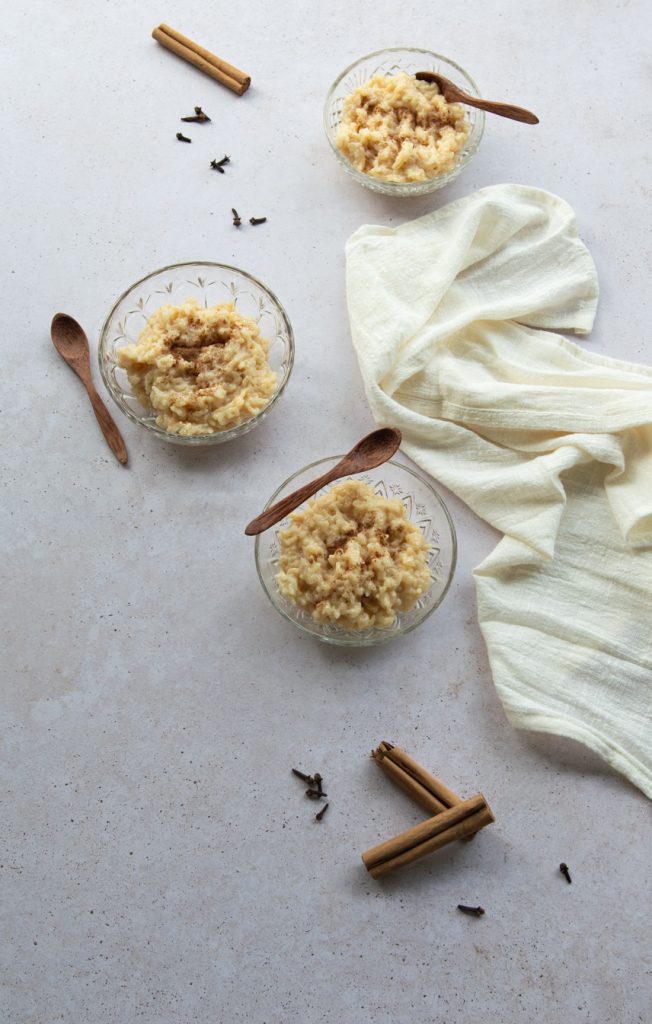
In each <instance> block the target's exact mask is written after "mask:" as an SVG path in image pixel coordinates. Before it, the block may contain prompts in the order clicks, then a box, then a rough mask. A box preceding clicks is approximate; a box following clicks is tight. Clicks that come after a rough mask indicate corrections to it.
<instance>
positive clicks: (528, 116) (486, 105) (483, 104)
mask: <svg viewBox="0 0 652 1024" xmlns="http://www.w3.org/2000/svg"><path fill="white" fill-rule="evenodd" d="M460 100H461V102H462V103H466V105H467V106H469V107H477V108H478V110H486V111H487V113H489V114H498V115H499V116H500V117H509V118H510V119H511V120H512V121H523V123H524V124H538V123H539V118H538V117H537V115H536V114H533V113H532V111H531V110H526V109H525V107H515V106H514V104H513V103H496V102H494V100H481V99H478V97H477V96H468V95H467V94H466V93H464V95H463V98H462V97H460Z"/></svg>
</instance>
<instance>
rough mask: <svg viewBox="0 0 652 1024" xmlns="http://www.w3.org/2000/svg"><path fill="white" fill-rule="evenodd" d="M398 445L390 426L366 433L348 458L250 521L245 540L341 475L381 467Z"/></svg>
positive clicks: (398, 442)
mask: <svg viewBox="0 0 652 1024" xmlns="http://www.w3.org/2000/svg"><path fill="white" fill-rule="evenodd" d="M400 443H401V431H400V430H395V429H394V428H393V427H381V429H380V430H374V431H372V433H371V434H367V436H366V437H363V438H362V440H361V441H358V443H357V444H356V446H355V447H354V448H352V449H351V451H350V452H349V453H348V455H345V456H344V458H343V459H340V461H339V462H338V463H337V464H336V465H335V466H333V468H332V469H329V470H328V472H327V473H324V474H323V476H318V477H317V479H316V480H312V481H311V482H310V483H309V484H304V485H303V487H300V488H299V489H298V491H293V492H292V494H288V495H287V497H285V498H282V499H281V500H280V501H277V502H276V504H275V505H272V507H271V508H268V509H265V511H264V512H262V513H261V514H260V515H259V516H256V518H255V519H252V520H251V522H250V523H249V526H247V528H246V529H245V533H246V534H247V536H248V537H252V536H254V535H255V534H257V533H264V532H265V530H268V529H269V527H270V526H273V525H274V523H278V522H280V520H281V519H284V518H285V516H286V515H287V514H288V513H289V512H292V510H293V509H295V508H297V506H298V505H301V503H302V502H304V501H306V499H307V498H311V497H312V495H313V494H316V493H317V491H319V490H321V488H322V487H325V486H326V484H330V483H332V482H333V480H338V479H339V478H340V477H341V476H350V474H351V473H364V472H365V470H367V469H375V468H376V466H382V464H383V462H387V460H388V459H391V457H392V455H394V453H395V452H396V451H398V446H399V445H400Z"/></svg>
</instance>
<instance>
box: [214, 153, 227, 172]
mask: <svg viewBox="0 0 652 1024" xmlns="http://www.w3.org/2000/svg"><path fill="white" fill-rule="evenodd" d="M229 162H230V161H229V157H228V156H223V157H222V159H221V160H211V167H212V168H213V170H214V171H219V172H220V174H224V164H228V163H229Z"/></svg>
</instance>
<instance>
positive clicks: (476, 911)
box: [457, 903, 484, 917]
mask: <svg viewBox="0 0 652 1024" xmlns="http://www.w3.org/2000/svg"><path fill="white" fill-rule="evenodd" d="M457 909H458V910H461V911H462V913H463V914H468V915H469V917H482V915H483V914H484V910H483V909H482V907H465V906H464V904H463V903H458V904H457Z"/></svg>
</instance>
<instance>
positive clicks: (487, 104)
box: [414, 71, 539, 124]
mask: <svg viewBox="0 0 652 1024" xmlns="http://www.w3.org/2000/svg"><path fill="white" fill-rule="evenodd" d="M414 77H415V78H418V79H419V81H420V82H435V84H436V85H438V86H439V91H440V92H441V94H442V96H443V97H444V99H445V100H446V102H447V103H466V105H467V107H477V108H478V110H486V111H487V112H488V113H489V114H499V115H500V116H501V117H511V119H512V121H523V122H524V123H525V124H538V123H539V118H538V117H537V115H536V114H533V113H532V111H531V110H526V109H525V107H515V106H513V105H512V104H511V103H494V101H493V100H481V99H479V97H478V96H471V95H470V94H469V93H468V92H463V91H462V90H461V89H458V87H457V86H456V85H455V83H454V82H451V80H450V79H449V78H444V76H443V75H438V74H437V72H435V71H417V73H416V75H415V76H414Z"/></svg>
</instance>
